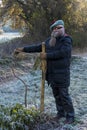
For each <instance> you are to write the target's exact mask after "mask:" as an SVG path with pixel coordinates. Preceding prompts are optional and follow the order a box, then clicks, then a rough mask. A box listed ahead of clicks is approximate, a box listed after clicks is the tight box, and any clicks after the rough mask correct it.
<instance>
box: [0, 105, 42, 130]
mask: <svg viewBox="0 0 87 130" xmlns="http://www.w3.org/2000/svg"><path fill="white" fill-rule="evenodd" d="M40 118H41V113H40V111H39V110H37V109H35V108H34V107H32V108H31V109H27V108H25V107H23V106H22V105H20V104H16V105H15V106H13V107H8V108H7V107H5V106H0V129H3V130H33V128H34V127H35V125H36V124H37V123H38V121H40Z"/></svg>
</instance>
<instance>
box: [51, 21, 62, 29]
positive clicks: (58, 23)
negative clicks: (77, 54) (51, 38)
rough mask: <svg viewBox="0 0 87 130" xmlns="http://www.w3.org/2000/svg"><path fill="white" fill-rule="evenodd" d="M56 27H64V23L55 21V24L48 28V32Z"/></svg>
mask: <svg viewBox="0 0 87 130" xmlns="http://www.w3.org/2000/svg"><path fill="white" fill-rule="evenodd" d="M57 25H62V26H64V21H63V20H57V21H55V22H54V23H53V24H52V25H51V26H50V30H51V31H52V30H53V28H54V27H55V26H57Z"/></svg>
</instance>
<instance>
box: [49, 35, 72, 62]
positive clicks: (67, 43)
mask: <svg viewBox="0 0 87 130" xmlns="http://www.w3.org/2000/svg"><path fill="white" fill-rule="evenodd" d="M71 50H72V39H71V38H69V37H66V38H65V39H64V41H62V45H61V48H60V50H56V51H54V52H50V53H47V59H49V60H51V59H54V60H56V59H60V58H65V57H69V58H70V57H71Z"/></svg>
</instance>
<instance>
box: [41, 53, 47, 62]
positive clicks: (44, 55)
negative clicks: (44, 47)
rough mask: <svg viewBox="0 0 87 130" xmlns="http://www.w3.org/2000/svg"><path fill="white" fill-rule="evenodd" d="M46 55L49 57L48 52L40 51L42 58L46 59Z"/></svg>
mask: <svg viewBox="0 0 87 130" xmlns="http://www.w3.org/2000/svg"><path fill="white" fill-rule="evenodd" d="M46 57H47V54H46V53H44V52H41V53H40V58H41V59H42V60H43V59H46Z"/></svg>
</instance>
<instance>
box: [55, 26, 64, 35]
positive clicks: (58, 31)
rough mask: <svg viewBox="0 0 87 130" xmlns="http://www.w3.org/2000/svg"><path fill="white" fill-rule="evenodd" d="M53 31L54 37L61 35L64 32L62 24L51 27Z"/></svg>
mask: <svg viewBox="0 0 87 130" xmlns="http://www.w3.org/2000/svg"><path fill="white" fill-rule="evenodd" d="M53 32H54V33H55V35H56V37H57V36H63V35H64V34H65V28H64V26H62V25H58V26H55V27H54V28H53Z"/></svg>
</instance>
